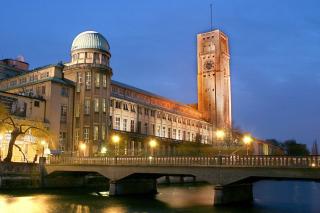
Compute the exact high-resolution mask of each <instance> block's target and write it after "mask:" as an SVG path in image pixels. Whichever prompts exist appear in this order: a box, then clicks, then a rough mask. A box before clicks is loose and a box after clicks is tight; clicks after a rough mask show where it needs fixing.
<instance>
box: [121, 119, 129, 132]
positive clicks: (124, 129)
mask: <svg viewBox="0 0 320 213" xmlns="http://www.w3.org/2000/svg"><path fill="white" fill-rule="evenodd" d="M127 121H128V120H127V119H123V122H122V127H123V129H122V130H123V131H127Z"/></svg>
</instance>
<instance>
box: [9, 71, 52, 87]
mask: <svg viewBox="0 0 320 213" xmlns="http://www.w3.org/2000/svg"><path fill="white" fill-rule="evenodd" d="M48 77H49V72H40V74H30V75H29V76H28V75H27V76H24V77H20V78H19V79H14V80H12V81H10V82H9V86H10V87H13V86H16V85H18V82H19V84H25V83H27V82H34V81H38V80H42V79H45V78H48ZM18 80H19V81H18Z"/></svg>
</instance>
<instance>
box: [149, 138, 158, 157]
mask: <svg viewBox="0 0 320 213" xmlns="http://www.w3.org/2000/svg"><path fill="white" fill-rule="evenodd" d="M157 145H158V143H157V141H156V140H154V139H152V140H150V141H149V146H150V149H151V156H153V155H154V153H153V152H154V148H155V147H156V146H157Z"/></svg>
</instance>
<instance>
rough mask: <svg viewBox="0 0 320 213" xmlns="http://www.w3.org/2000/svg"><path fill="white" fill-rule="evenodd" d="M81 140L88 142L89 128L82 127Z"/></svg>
mask: <svg viewBox="0 0 320 213" xmlns="http://www.w3.org/2000/svg"><path fill="white" fill-rule="evenodd" d="M83 140H84V142H86V143H88V142H89V128H83Z"/></svg>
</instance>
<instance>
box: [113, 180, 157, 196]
mask: <svg viewBox="0 0 320 213" xmlns="http://www.w3.org/2000/svg"><path fill="white" fill-rule="evenodd" d="M154 194H157V181H156V179H142V178H141V179H123V180H111V181H110V188H109V195H111V196H117V195H154Z"/></svg>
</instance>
